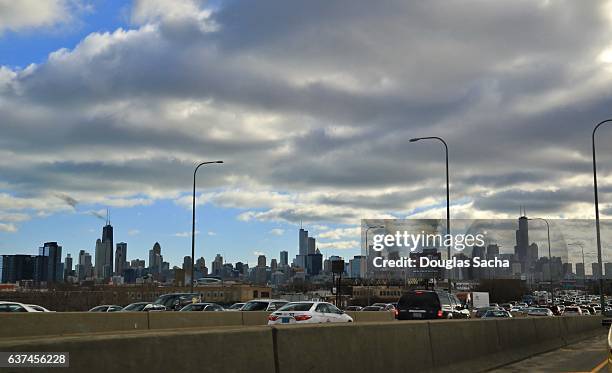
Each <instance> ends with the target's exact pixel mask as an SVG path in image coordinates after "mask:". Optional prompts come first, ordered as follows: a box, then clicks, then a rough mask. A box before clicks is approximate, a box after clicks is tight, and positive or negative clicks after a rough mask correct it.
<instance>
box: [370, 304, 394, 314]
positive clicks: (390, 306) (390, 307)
mask: <svg viewBox="0 0 612 373" xmlns="http://www.w3.org/2000/svg"><path fill="white" fill-rule="evenodd" d="M373 306H378V307H382V308H383V310H385V311H392V312H395V305H394V304H393V303H374V304H373Z"/></svg>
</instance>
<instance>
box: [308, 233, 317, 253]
mask: <svg viewBox="0 0 612 373" xmlns="http://www.w3.org/2000/svg"><path fill="white" fill-rule="evenodd" d="M316 249H317V248H316V242H315V239H314V237H308V254H315V250H316Z"/></svg>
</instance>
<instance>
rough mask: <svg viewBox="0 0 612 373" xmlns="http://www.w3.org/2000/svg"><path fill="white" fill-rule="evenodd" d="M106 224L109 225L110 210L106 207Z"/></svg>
mask: <svg viewBox="0 0 612 373" xmlns="http://www.w3.org/2000/svg"><path fill="white" fill-rule="evenodd" d="M106 225H110V212H109V211H108V208H107V209H106Z"/></svg>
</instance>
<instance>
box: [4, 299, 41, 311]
mask: <svg viewBox="0 0 612 373" xmlns="http://www.w3.org/2000/svg"><path fill="white" fill-rule="evenodd" d="M0 312H40V311H37V310H36V309H34V308H32V307H30V306H29V305H27V304H23V303H19V302H4V301H0Z"/></svg>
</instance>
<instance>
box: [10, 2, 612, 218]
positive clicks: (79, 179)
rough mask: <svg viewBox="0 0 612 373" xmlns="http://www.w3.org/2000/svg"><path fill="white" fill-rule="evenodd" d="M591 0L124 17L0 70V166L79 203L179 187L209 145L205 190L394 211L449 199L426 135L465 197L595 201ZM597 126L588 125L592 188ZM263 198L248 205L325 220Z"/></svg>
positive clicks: (556, 207)
mask: <svg viewBox="0 0 612 373" xmlns="http://www.w3.org/2000/svg"><path fill="white" fill-rule="evenodd" d="M143 4H144V5H143ZM194 4H195V3H194ZM166 5H168V6H170V7H171V8H163V9H179V8H180V4H179V3H178V2H168V3H167V4H166ZM192 5H193V4H192ZM604 5H605V4H604V3H599V2H575V1H556V2H543V1H535V0H534V1H527V0H521V1H501V2H490V1H468V2H458V1H427V2H421V1H414V2H406V1H381V2H378V3H377V4H376V6H372V4H371V2H365V1H363V0H358V1H348V0H341V1H334V2H329V1H319V0H315V1H308V2H298V3H295V2H286V1H280V0H263V1H259V2H258V3H257V6H256V7H255V6H253V4H251V3H249V2H245V1H230V2H227V3H225V4H223V5H222V6H221V7H220V9H219V10H217V11H214V12H212V13H211V14H210V15H209V16H202V14H203V13H202V14H196V13H197V12H193V11H191V10H190V11H187V12H185V13H184V14H175V13H172V12H169V13H168V14H166V13H163V12H158V13H153V14H149V16H148V17H144V18H143V17H134V18H135V19H136V18H137V19H139V20H140V22H142V23H143V24H142V25H141V26H140V27H137V28H134V29H132V30H127V31H124V30H118V31H115V32H113V33H107V34H103V33H100V34H92V35H90V36H88V37H87V38H86V39H84V40H83V41H81V43H80V44H79V45H78V46H77V47H76V48H74V49H73V50H61V51H58V52H56V53H54V54H53V55H51V56H50V58H49V60H48V61H46V62H45V63H42V64H40V65H38V66H35V67H30V68H27V69H24V70H20V71H10V72H8V70H6V71H0V115H2V117H3V123H2V128H1V131H2V136H0V144H1V145H2V150H3V151H4V152H5V153H6V155H5V157H4V158H5V159H14V161H12V162H0V174H2V175H3V176H2V181H4V182H6V183H8V185H10V186H11V187H13V188H14V193H15V194H16V193H18V192H20V193H22V194H25V193H29V194H32V195H36V194H37V193H39V194H45V193H47V192H49V191H53V192H54V193H64V194H65V195H70V196H72V197H74V198H75V199H78V200H79V201H82V200H83V199H85V201H87V200H88V199H90V198H92V196H94V195H104V196H106V197H112V196H116V195H121V196H142V195H145V197H146V196H147V195H157V196H160V195H167V196H175V195H176V193H177V192H178V193H180V192H181V191H186V190H187V188H186V187H185V186H188V185H189V176H190V173H191V169H192V167H193V164H194V163H195V162H196V161H197V160H200V159H202V160H207V159H224V160H225V161H226V165H224V166H223V168H219V169H218V170H215V171H214V172H215V175H216V177H215V178H210V179H207V180H206V181H203V183H205V184H203V185H204V186H205V187H209V188H215V189H220V188H223V187H224V186H227V185H228V184H231V186H232V187H236V188H249V187H250V186H251V185H256V186H258V187H262V188H267V189H268V190H271V191H282V192H286V193H289V194H303V195H305V196H307V197H308V198H305V200H307V202H304V203H312V204H314V205H313V206H321V205H322V206H327V207H341V208H351V207H354V208H358V209H368V210H371V211H379V212H387V211H404V210H405V209H407V208H411V207H413V206H414V204H415V202H417V201H424V200H428V201H431V200H432V199H434V200H436V201H441V200H442V198H443V196H444V189H443V187H444V154H443V148H442V147H441V144H437V143H433V142H419V143H410V142H409V140H410V138H412V137H419V136H436V135H437V136H443V137H444V138H445V139H446V140H447V142H448V144H449V153H450V164H451V183H452V184H451V185H452V189H451V190H452V191H451V195H452V198H453V200H455V201H457V200H459V201H473V202H474V203H473V205H472V207H473V208H474V212H478V211H479V210H481V211H482V210H484V211H487V212H495V213H508V214H514V213H515V211H517V209H518V205H526V206H528V208H529V209H530V210H531V211H534V213H536V212H537V213H540V214H544V213H547V214H555V215H562V214H571V213H575V211H574V210H573V208H574V207H575V205H576V204H580V203H591V202H592V191H591V190H590V189H589V187H588V183H589V176H590V175H589V174H590V171H591V168H590V167H591V166H590V159H589V156H590V131H591V129H592V127H593V125H594V123H595V122H596V121H598V120H600V119H601V118H606V117H608V116H610V115H611V112H610V107H612V95H610V93H609V89H608V88H607V87H608V86H609V84H610V83H612V72H611V71H610V70H609V69H610V65H605V64H604V63H602V62H601V61H599V60H598V56H599V54H600V53H601V52H602V51H604V50H605V49H607V48H610V47H612V45H610V40H612V39H611V37H612V32H611V31H612V27H611V24H610V19H609V18H606V17H607V15H606V11H605V9H606V8H604ZM138 6H139V7H140V6H146V2H142V3H139V5H138ZM186 9H191V8H189V7H187V8H186ZM145 13H146V12H145ZM170 13H172V14H170ZM146 14H148V13H146ZM147 20H148V21H147ZM147 22H148V23H147ZM145 23H146V24H145ZM610 141H612V131H611V130H609V129H608V130H606V131H604V130H603V129H602V132H601V134H600V137H599V139H598V146H599V149H600V158H599V160H600V172H601V174H602V181H601V184H602V201H610V200H611V198H612V197H611V196H610V194H612V193H610V190H609V189H610V184H609V181H607V180H606V176H607V175H610V174H611V173H612V166H609V165H610V164H612V153H611V152H607V151H606V150H607V147H606V144H607V143H609V142H610ZM43 144H46V145H47V146H44V145H43ZM575 178H579V179H580V178H582V179H580V180H574V179H575ZM526 184H529V188H526V187H525V185H526ZM551 188H553V189H554V190H555V191H551ZM485 191H486V192H485ZM75 192H76V193H79V194H74V193H75ZM309 193H318V194H315V195H314V197H313V196H312V195H309ZM64 194H62V195H64ZM172 198H173V197H172ZM66 202H67V201H66ZM428 203H429V202H428ZM604 203H606V202H604ZM608 203H610V202H608ZM68 204H69V205H70V203H68ZM245 205H248V204H246V203H245ZM268 207H269V208H270V210H269V211H264V214H263V215H260V217H261V218H273V219H281V220H289V221H297V220H296V219H300V220H301V219H303V220H309V221H315V220H317V219H321V220H326V219H327V218H326V214H327V211H328V210H326V213H320V212H317V211H315V210H316V209H315V208H310V209H295V208H291V207H287V206H284V207H278V206H275V205H274V204H273V203H270V206H268ZM603 211H604V212H605V213H609V212H610V210H609V209H604V210H603ZM589 213H590V212H589ZM328 216H329V215H328ZM351 217H354V216H353V215H351V214H350V213H345V212H344V211H341V212H338V215H337V216H333V218H332V220H333V219H339V220H343V219H350V218H351Z"/></svg>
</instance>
